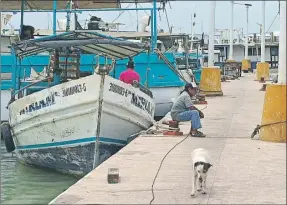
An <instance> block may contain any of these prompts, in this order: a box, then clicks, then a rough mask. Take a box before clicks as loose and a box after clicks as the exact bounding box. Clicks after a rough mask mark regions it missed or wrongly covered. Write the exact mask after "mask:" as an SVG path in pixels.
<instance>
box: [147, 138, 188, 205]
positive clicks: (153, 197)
mask: <svg viewBox="0 0 287 205" xmlns="http://www.w3.org/2000/svg"><path fill="white" fill-rule="evenodd" d="M188 136H189V134H188V135H187V136H186V137H185V138H183V139H182V140H181V141H180V142H178V143H176V144H175V145H174V146H173V147H172V148H171V149H170V150H169V151H168V152H167V153H166V154H165V155H164V157H163V158H162V160H161V162H160V165H159V167H158V170H157V172H156V175H155V177H154V180H153V182H152V186H151V192H152V199H151V200H150V202H149V204H151V203H152V202H153V201H154V199H155V196H154V190H153V187H154V184H155V181H156V179H157V176H158V174H159V171H160V169H161V166H162V164H163V162H164V160H165V158H166V157H167V155H168V154H169V153H170V152H171V151H172V150H173V149H174V148H176V147H177V146H178V145H179V144H181V143H182V142H183V141H185V140H186V139H187V138H188Z"/></svg>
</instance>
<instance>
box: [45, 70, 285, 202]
mask: <svg viewBox="0 0 287 205" xmlns="http://www.w3.org/2000/svg"><path fill="white" fill-rule="evenodd" d="M243 75H244V76H243V77H241V78H240V80H232V81H230V82H224V83H222V91H223V94H224V96H222V97H210V98H207V101H208V107H207V108H206V109H204V110H203V112H204V114H205V118H204V119H203V120H202V124H203V129H202V131H203V132H204V133H205V134H206V135H207V136H206V138H192V137H188V138H187V139H186V140H185V141H184V142H183V143H181V144H180V145H178V146H177V147H176V148H175V149H174V150H173V151H172V152H171V153H170V154H169V155H168V156H167V157H166V159H165V161H164V162H163V165H162V167H161V170H160V172H159V174H158V177H157V179H156V181H155V184H154V194H155V199H154V201H153V204H286V144H285V143H283V144H280V143H272V142H263V141H261V140H258V136H255V138H254V139H251V138H250V136H251V134H252V132H253V130H254V128H255V127H256V125H258V124H261V116H262V109H263V100H264V92H263V91H259V89H260V88H261V87H262V84H260V83H259V82H256V81H254V74H243ZM180 128H181V131H183V132H184V134H187V133H188V132H189V129H190V124H189V122H186V123H181V124H180ZM184 137H185V136H183V137H182V136H181V137H176V136H165V137H163V136H142V137H138V138H137V139H135V140H134V141H132V142H131V143H130V144H128V145H127V146H126V147H124V148H123V149H122V150H120V151H119V152H118V153H117V154H115V155H114V156H112V157H111V158H109V159H108V160H107V161H105V162H104V163H102V164H101V165H100V166H98V167H97V168H96V169H95V170H93V171H92V172H90V173H89V174H88V175H86V176H85V177H84V178H82V179H81V180H79V181H78V182H77V183H76V184H75V185H73V186H72V187H70V188H69V189H67V190H66V191H65V192H63V193H62V194H61V195H59V196H58V197H57V198H55V199H54V200H53V201H52V202H51V203H50V204H149V203H150V201H151V199H152V191H151V187H152V183H153V180H154V178H155V175H156V173H157V170H158V168H159V165H160V163H161V161H162V159H163V157H164V155H165V154H166V153H167V152H168V151H169V150H170V149H171V148H172V147H173V146H174V145H175V144H176V143H177V142H179V141H181V140H182V139H183V138H184ZM199 147H202V148H205V149H208V150H209V152H210V154H211V157H212V164H213V167H211V168H210V169H209V174H208V178H207V194H206V195H202V194H201V193H196V196H195V197H191V196H190V193H191V184H192V175H193V174H192V165H191V152H192V151H193V150H194V149H196V148H199ZM109 168H119V172H120V183H118V184H108V183H107V173H108V169H109Z"/></svg>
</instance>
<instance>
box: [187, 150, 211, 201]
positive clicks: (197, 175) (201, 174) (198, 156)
mask: <svg viewBox="0 0 287 205" xmlns="http://www.w3.org/2000/svg"><path fill="white" fill-rule="evenodd" d="M211 166H212V164H210V157H209V154H208V152H207V150H205V149H203V148H198V149H195V150H194V151H193V152H192V169H193V183H192V191H191V196H194V193H195V189H196V190H197V191H202V192H201V193H202V194H206V177H207V172H208V169H209V168H210V167H211Z"/></svg>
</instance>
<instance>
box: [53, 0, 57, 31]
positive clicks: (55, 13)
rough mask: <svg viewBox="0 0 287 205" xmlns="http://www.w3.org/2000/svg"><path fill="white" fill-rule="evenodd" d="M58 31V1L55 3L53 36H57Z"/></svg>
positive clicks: (55, 0)
mask: <svg viewBox="0 0 287 205" xmlns="http://www.w3.org/2000/svg"><path fill="white" fill-rule="evenodd" d="M56 30H57V0H54V1H53V35H56Z"/></svg>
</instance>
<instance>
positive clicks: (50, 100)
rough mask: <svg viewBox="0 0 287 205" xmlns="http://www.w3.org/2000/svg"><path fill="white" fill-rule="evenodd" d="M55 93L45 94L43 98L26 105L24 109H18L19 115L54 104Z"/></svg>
mask: <svg viewBox="0 0 287 205" xmlns="http://www.w3.org/2000/svg"><path fill="white" fill-rule="evenodd" d="M56 94H57V93H53V94H52V95H49V96H47V97H46V98H45V99H42V100H39V101H37V102H33V103H31V104H30V105H28V106H26V107H25V108H24V109H22V110H21V111H20V115H23V114H26V113H30V112H33V111H35V110H40V109H42V108H44V107H50V106H52V105H54V104H55V103H56V102H55V95H56Z"/></svg>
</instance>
